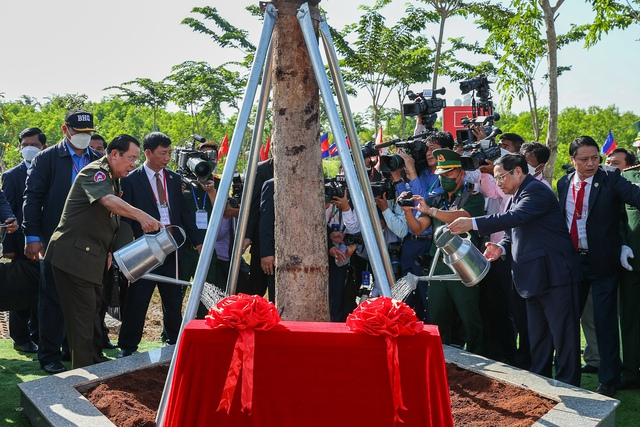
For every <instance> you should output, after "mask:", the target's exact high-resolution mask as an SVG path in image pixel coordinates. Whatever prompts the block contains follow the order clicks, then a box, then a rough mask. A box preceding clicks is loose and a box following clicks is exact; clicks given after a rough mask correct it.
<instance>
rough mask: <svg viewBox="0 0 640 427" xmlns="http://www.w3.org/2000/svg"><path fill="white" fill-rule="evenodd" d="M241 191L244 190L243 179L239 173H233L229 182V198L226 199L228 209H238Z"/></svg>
mask: <svg viewBox="0 0 640 427" xmlns="http://www.w3.org/2000/svg"><path fill="white" fill-rule="evenodd" d="M242 190H244V179H242V176H241V175H240V174H239V173H237V172H236V173H234V174H233V178H232V180H231V196H229V199H227V204H228V205H229V207H230V208H234V209H235V208H238V207H240V200H242Z"/></svg>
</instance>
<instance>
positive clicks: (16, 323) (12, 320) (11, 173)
mask: <svg viewBox="0 0 640 427" xmlns="http://www.w3.org/2000/svg"><path fill="white" fill-rule="evenodd" d="M18 140H19V141H20V145H19V148H20V154H21V155H22V158H23V159H24V160H23V161H22V162H21V163H20V164H19V165H18V166H16V167H13V168H11V169H9V170H8V171H6V172H5V173H3V174H2V191H3V192H4V195H5V197H6V198H7V201H8V202H9V205H10V206H11V211H12V212H13V213H14V215H15V216H16V221H17V223H18V225H20V224H21V223H22V195H23V194H24V187H25V181H26V180H27V170H28V169H29V167H30V166H31V161H32V160H33V158H34V157H35V155H36V154H38V153H39V152H40V151H41V150H42V149H44V148H46V146H47V145H46V144H47V137H46V136H45V135H44V133H42V131H41V130H40V129H38V128H26V129H25V130H23V131H22V132H20V135H19V136H18ZM2 256H3V257H4V258H7V259H10V260H11V261H12V262H13V261H14V260H25V259H26V257H25V256H24V234H22V228H21V227H19V228H18V230H17V231H16V232H15V233H11V234H7V235H6V237H5V239H4V241H3V242H2ZM9 335H10V336H11V338H12V339H13V341H14V348H15V349H16V350H18V351H23V352H26V353H36V352H37V351H38V345H37V342H38V312H37V310H29V309H27V310H18V311H11V312H9Z"/></svg>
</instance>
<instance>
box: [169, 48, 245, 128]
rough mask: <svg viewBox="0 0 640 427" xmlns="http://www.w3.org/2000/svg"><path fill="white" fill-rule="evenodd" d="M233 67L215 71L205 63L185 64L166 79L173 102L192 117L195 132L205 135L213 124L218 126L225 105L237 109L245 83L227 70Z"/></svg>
mask: <svg viewBox="0 0 640 427" xmlns="http://www.w3.org/2000/svg"><path fill="white" fill-rule="evenodd" d="M230 65H231V64H230V63H225V64H222V65H220V66H218V67H215V68H212V67H211V66H210V65H209V64H207V63H206V62H194V61H185V62H183V63H182V64H179V65H176V66H174V67H173V68H172V69H171V70H172V72H173V73H172V74H171V75H169V76H168V77H167V81H168V82H171V86H170V89H169V93H170V94H171V95H170V96H171V98H170V99H171V100H172V101H173V102H175V103H176V105H177V106H179V107H180V108H182V109H183V110H184V111H186V112H187V113H188V114H189V115H190V116H191V118H192V120H193V126H192V130H193V132H196V133H198V132H201V133H204V129H205V127H206V126H207V124H208V123H209V121H211V120H213V122H214V123H215V124H219V123H220V122H221V120H222V107H223V106H224V105H225V104H226V105H228V106H230V107H233V108H236V109H237V108H238V105H237V100H238V99H239V98H240V93H241V91H242V89H243V87H244V83H245V82H244V79H242V78H241V77H240V74H239V73H238V72H235V71H230V70H229V69H228V67H229V66H230Z"/></svg>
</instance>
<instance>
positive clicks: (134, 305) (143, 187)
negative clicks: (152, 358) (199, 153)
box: [118, 132, 202, 357]
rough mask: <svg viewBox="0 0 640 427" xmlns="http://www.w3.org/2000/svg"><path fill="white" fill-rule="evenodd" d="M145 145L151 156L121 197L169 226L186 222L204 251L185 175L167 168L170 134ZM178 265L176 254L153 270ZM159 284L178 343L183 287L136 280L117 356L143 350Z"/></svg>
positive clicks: (136, 227)
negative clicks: (186, 191) (186, 197)
mask: <svg viewBox="0 0 640 427" xmlns="http://www.w3.org/2000/svg"><path fill="white" fill-rule="evenodd" d="M142 147H143V149H144V154H145V157H146V161H145V163H144V165H143V166H141V167H139V168H138V169H136V170H134V171H133V172H131V173H130V174H129V175H128V176H127V177H126V178H124V179H122V199H123V200H124V201H125V202H127V203H129V204H130V205H132V206H134V207H136V208H138V209H141V210H142V211H144V212H146V213H148V214H149V215H151V216H153V217H154V218H155V219H157V220H159V221H160V222H162V224H163V225H164V226H165V227H167V226H170V225H175V226H178V227H182V228H183V229H184V230H185V232H186V234H187V236H188V237H189V239H190V240H191V242H192V243H193V244H194V245H195V247H196V249H197V250H198V252H199V251H200V250H201V249H202V236H201V235H200V233H199V232H198V228H197V227H196V218H195V215H194V214H193V213H191V212H190V211H189V208H188V207H187V204H186V203H185V200H184V197H183V196H182V184H181V179H180V175H178V174H177V173H175V172H172V171H170V170H168V169H166V166H167V164H168V163H169V161H170V160H171V139H169V137H168V136H167V135H165V134H164V133H162V132H151V133H150V134H148V135H147V136H145V137H144V139H143V140H142ZM123 221H126V222H128V223H129V224H130V225H131V228H132V229H133V234H134V237H135V238H139V237H140V236H142V235H143V233H144V232H143V230H142V228H141V227H140V224H139V223H137V222H135V221H132V220H130V219H127V218H123ZM178 240H179V239H178ZM178 243H179V244H180V243H181V242H180V241H178ZM176 268H177V266H176V259H175V257H174V256H173V255H172V256H169V257H167V258H166V260H165V262H164V264H163V265H161V266H159V267H158V268H156V269H155V270H153V273H154V274H159V275H161V276H168V277H176ZM156 286H157V287H158V291H159V292H160V297H161V298H162V311H163V315H164V329H165V331H166V334H167V338H168V339H167V343H168V344H175V343H176V341H177V339H178V332H179V331H180V324H181V323H182V290H181V288H180V286H178V285H175V284H169V283H159V282H155V281H150V280H144V279H141V280H138V281H136V282H135V283H132V284H131V286H130V287H129V289H128V290H127V295H126V297H125V302H124V310H123V313H122V326H121V327H120V335H119V337H118V347H120V349H121V350H120V353H119V355H118V357H124V356H129V355H131V354H133V352H134V351H136V350H137V349H138V344H140V340H141V339H142V331H143V329H144V321H145V318H146V314H147V309H148V307H149V301H150V300H151V295H152V294H153V291H154V289H155V287H156Z"/></svg>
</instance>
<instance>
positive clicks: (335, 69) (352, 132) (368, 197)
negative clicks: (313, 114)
mask: <svg viewBox="0 0 640 427" xmlns="http://www.w3.org/2000/svg"><path fill="white" fill-rule="evenodd" d="M318 29H319V30H320V35H321V36H322V40H323V42H324V43H323V44H324V51H325V54H326V55H327V62H328V63H329V70H330V71H331V76H332V77H333V87H334V88H335V90H336V97H337V98H338V104H339V105H340V111H341V112H342V120H343V121H344V124H345V127H346V129H347V135H349V141H351V153H352V157H353V160H354V164H355V167H356V172H357V173H358V178H359V180H360V185H361V186H362V194H363V195H364V200H365V202H366V203H365V204H366V206H367V213H368V214H369V218H370V219H371V222H372V223H373V234H374V236H375V238H376V242H377V244H378V248H379V250H380V255H381V257H382V265H383V266H384V271H385V273H386V274H387V280H388V281H389V283H395V281H396V280H395V275H394V274H393V267H392V265H391V257H390V256H389V251H388V250H387V242H386V241H385V238H384V234H383V233H382V224H381V223H380V218H378V210H377V208H376V204H375V201H374V200H373V192H372V190H371V185H369V176H368V175H367V170H366V167H365V164H364V158H363V157H362V150H360V141H359V139H358V132H357V131H356V125H355V123H354V122H353V114H352V113H351V106H350V105H349V99H348V97H347V90H346V89H345V87H344V81H343V79H342V72H341V71H340V67H339V65H338V56H337V54H336V51H335V49H334V44H333V39H332V38H331V32H330V31H329V25H327V20H326V18H325V16H324V15H323V16H322V17H321V18H320V25H319V27H318ZM376 280H377V277H376Z"/></svg>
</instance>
